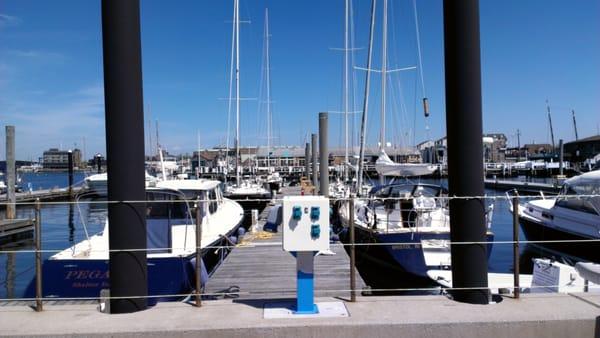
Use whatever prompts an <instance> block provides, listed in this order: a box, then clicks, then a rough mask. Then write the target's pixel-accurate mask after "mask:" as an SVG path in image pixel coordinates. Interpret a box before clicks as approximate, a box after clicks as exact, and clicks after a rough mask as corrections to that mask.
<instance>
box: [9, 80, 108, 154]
mask: <svg viewBox="0 0 600 338" xmlns="http://www.w3.org/2000/svg"><path fill="white" fill-rule="evenodd" d="M0 107H2V111H3V114H2V115H3V116H2V119H3V122H6V123H7V124H12V125H15V128H16V132H17V137H18V140H17V157H18V158H28V157H33V158H36V157H37V156H39V155H41V153H42V151H43V150H45V149H47V148H50V147H56V146H59V145H60V144H61V143H63V144H64V145H65V146H68V147H71V145H73V143H77V144H78V146H79V147H81V143H82V138H83V137H85V138H86V143H87V150H88V152H87V153H88V154H90V153H91V152H92V151H93V152H104V144H105V142H104V140H105V138H104V94H103V87H102V85H94V86H88V87H83V88H81V89H79V90H76V91H74V92H72V93H67V94H65V95H60V96H59V97H50V96H44V95H42V96H41V97H40V95H36V94H32V95H27V96H26V97H24V98H19V99H18V100H15V99H8V98H6V97H5V98H3V100H1V101H0Z"/></svg>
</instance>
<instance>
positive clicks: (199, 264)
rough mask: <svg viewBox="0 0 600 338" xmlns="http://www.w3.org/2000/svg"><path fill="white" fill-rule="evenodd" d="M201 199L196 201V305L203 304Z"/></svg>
mask: <svg viewBox="0 0 600 338" xmlns="http://www.w3.org/2000/svg"><path fill="white" fill-rule="evenodd" d="M201 205H202V204H200V200H198V202H197V203H196V306H197V307H200V306H202V300H201V298H202V297H201V296H202V295H201V292H202V247H201V246H200V244H201V242H202V213H201V212H200V208H201Z"/></svg>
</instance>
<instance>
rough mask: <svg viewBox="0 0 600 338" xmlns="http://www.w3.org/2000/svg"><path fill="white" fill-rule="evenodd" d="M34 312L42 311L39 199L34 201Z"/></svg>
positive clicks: (40, 213)
mask: <svg viewBox="0 0 600 338" xmlns="http://www.w3.org/2000/svg"><path fill="white" fill-rule="evenodd" d="M34 231H35V311H37V312H40V311H42V310H43V309H44V306H43V304H42V298H43V295H42V252H41V250H42V211H41V206H40V199H39V198H37V199H36V200H35V229H34Z"/></svg>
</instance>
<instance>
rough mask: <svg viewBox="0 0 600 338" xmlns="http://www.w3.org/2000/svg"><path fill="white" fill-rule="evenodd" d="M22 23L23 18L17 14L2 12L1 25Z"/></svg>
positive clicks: (0, 16)
mask: <svg viewBox="0 0 600 338" xmlns="http://www.w3.org/2000/svg"><path fill="white" fill-rule="evenodd" d="M19 23H21V19H19V18H17V17H16V16H12V15H8V14H3V13H0V27H6V26H14V25H18V24H19Z"/></svg>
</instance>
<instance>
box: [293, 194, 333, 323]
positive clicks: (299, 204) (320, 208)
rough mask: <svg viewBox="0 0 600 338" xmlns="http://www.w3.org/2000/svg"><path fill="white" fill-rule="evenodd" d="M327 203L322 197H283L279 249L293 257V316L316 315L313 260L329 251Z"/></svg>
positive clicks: (317, 310) (317, 311)
mask: <svg viewBox="0 0 600 338" xmlns="http://www.w3.org/2000/svg"><path fill="white" fill-rule="evenodd" d="M328 210H329V200H328V199H326V198H324V197H323V196H285V197H284V198H283V224H282V226H283V249H284V250H285V251H288V252H289V253H291V254H292V255H293V256H294V257H296V276H297V281H296V286H297V290H296V295H297V299H296V308H295V309H294V313H295V314H316V313H319V309H318V307H317V305H316V304H315V302H314V291H315V278H314V258H315V255H316V254H317V253H318V252H319V251H328V250H329V213H328V212H327V211H328Z"/></svg>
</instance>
